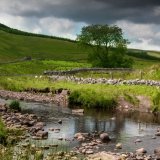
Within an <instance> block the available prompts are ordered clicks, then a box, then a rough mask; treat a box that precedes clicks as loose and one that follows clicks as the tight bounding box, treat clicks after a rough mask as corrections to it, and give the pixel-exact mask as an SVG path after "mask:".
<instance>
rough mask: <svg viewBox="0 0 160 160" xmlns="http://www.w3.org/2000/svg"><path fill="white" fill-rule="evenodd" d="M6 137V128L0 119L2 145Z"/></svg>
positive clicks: (0, 140)
mask: <svg viewBox="0 0 160 160" xmlns="http://www.w3.org/2000/svg"><path fill="white" fill-rule="evenodd" d="M6 135H7V130H6V127H5V125H4V123H3V122H2V120H1V119H0V143H4V141H5V138H6Z"/></svg>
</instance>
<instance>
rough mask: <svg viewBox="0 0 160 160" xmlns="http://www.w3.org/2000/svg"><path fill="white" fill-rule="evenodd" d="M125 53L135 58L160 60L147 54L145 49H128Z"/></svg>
mask: <svg viewBox="0 0 160 160" xmlns="http://www.w3.org/2000/svg"><path fill="white" fill-rule="evenodd" d="M127 55H128V56H132V57H135V58H141V59H145V60H156V61H157V60H159V61H160V58H158V57H155V56H152V55H149V54H148V53H147V52H145V51H128V52H127Z"/></svg>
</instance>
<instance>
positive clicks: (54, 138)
mask: <svg viewBox="0 0 160 160" xmlns="http://www.w3.org/2000/svg"><path fill="white" fill-rule="evenodd" d="M0 101H4V100H3V99H1V100H0ZM20 103H21V106H22V112H23V113H33V114H36V115H37V116H39V117H41V120H42V121H44V122H45V123H46V126H45V128H44V129H45V130H46V131H48V132H49V136H48V139H47V140H38V141H35V140H31V139H30V141H31V142H34V143H35V144H36V145H50V144H58V145H59V146H61V147H63V149H64V150H69V149H72V148H74V147H76V146H78V145H79V142H77V141H72V139H73V137H74V134H75V133H77V132H87V133H91V132H94V131H98V132H100V131H105V132H107V133H108V134H109V135H110V137H111V141H110V142H109V143H107V144H103V145H101V147H100V148H99V150H105V151H115V150H114V149H115V145H116V144H117V143H119V142H120V143H122V149H121V150H117V151H115V152H119V151H120V152H134V151H135V150H136V149H138V148H141V147H143V148H145V149H146V150H147V152H148V153H149V154H153V150H154V149H155V148H157V147H158V146H160V137H156V139H153V137H154V135H155V133H156V129H157V128H158V127H160V116H155V115H153V114H148V113H139V112H132V113H120V112H116V113H115V112H107V111H98V110H95V109H86V110H85V113H84V115H82V116H78V115H73V114H71V109H69V108H67V107H60V106H56V105H54V104H44V103H34V102H23V101H22V102H20ZM58 120H62V124H59V123H58ZM49 128H58V129H60V131H59V132H58V133H55V132H53V131H49ZM60 137H62V138H63V139H67V140H62V141H60V140H58V138H60ZM136 139H140V140H142V142H140V143H135V140H136Z"/></svg>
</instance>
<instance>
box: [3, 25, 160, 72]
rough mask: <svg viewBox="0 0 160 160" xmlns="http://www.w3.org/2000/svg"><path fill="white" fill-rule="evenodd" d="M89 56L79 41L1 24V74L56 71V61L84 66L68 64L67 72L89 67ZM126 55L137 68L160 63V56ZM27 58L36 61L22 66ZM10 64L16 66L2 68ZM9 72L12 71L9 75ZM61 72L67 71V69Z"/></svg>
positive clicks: (131, 51) (159, 53) (133, 53)
mask: <svg viewBox="0 0 160 160" xmlns="http://www.w3.org/2000/svg"><path fill="white" fill-rule="evenodd" d="M88 52H89V50H88V51H87V50H84V49H82V48H80V47H79V46H78V45H77V43H76V41H73V40H70V39H65V38H60V37H54V36H47V35H41V34H33V33H28V32H23V31H20V30H17V29H12V28H10V27H7V26H5V25H3V24H0V64H1V66H0V70H1V72H2V73H11V72H12V69H13V68H17V67H18V68H23V70H25V69H24V68H25V67H27V66H28V67H27V68H30V71H28V72H27V73H32V68H33V67H34V68H35V67H36V68H38V67H39V68H41V71H42V70H46V69H49V68H51V69H55V68H56V67H57V66H56V65H57V64H56V63H55V61H57V60H58V61H73V62H85V63H83V64H80V65H77V64H76V65H73V63H72V67H71V65H70V64H69V63H68V65H66V68H68V67H69V68H73V67H74V66H87V63H86V62H87V56H88ZM127 54H128V56H130V57H132V58H134V60H135V65H134V68H144V67H146V66H151V65H153V64H157V63H159V62H160V52H154V51H148V52H147V51H142V50H133V49H129V50H128V53H127ZM24 57H31V58H32V60H33V61H31V62H30V61H29V62H23V60H24ZM44 60H46V61H44ZM19 61H22V62H23V63H21V62H19ZM48 61H50V62H48ZM9 62H16V64H15V63H11V64H8V66H7V65H6V64H5V65H3V64H4V63H9ZM55 64H56V65H55ZM59 64H61V63H59ZM63 64H65V62H63ZM89 65H90V64H89ZM6 68H8V69H9V68H10V69H9V72H8V71H6ZM62 68H65V67H64V65H63V67H62ZM34 72H36V69H35V70H34Z"/></svg>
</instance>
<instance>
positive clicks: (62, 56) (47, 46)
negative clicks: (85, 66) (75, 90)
mask: <svg viewBox="0 0 160 160" xmlns="http://www.w3.org/2000/svg"><path fill="white" fill-rule="evenodd" d="M17 33H18V34H17ZM17 33H16V32H13V33H12V32H11V31H10V30H9V29H7V30H5V28H3V29H2V27H0V62H7V61H8V62H9V61H14V60H20V59H22V58H24V57H26V56H31V57H32V58H33V59H53V60H67V61H73V60H77V61H83V60H86V58H87V53H86V52H85V51H84V50H82V49H80V48H79V47H78V46H77V44H76V43H75V42H74V41H71V40H68V39H63V38H58V37H50V36H41V35H36V34H31V35H25V33H26V32H24V34H22V33H23V32H22V33H21V32H20V33H21V34H19V32H17Z"/></svg>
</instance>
